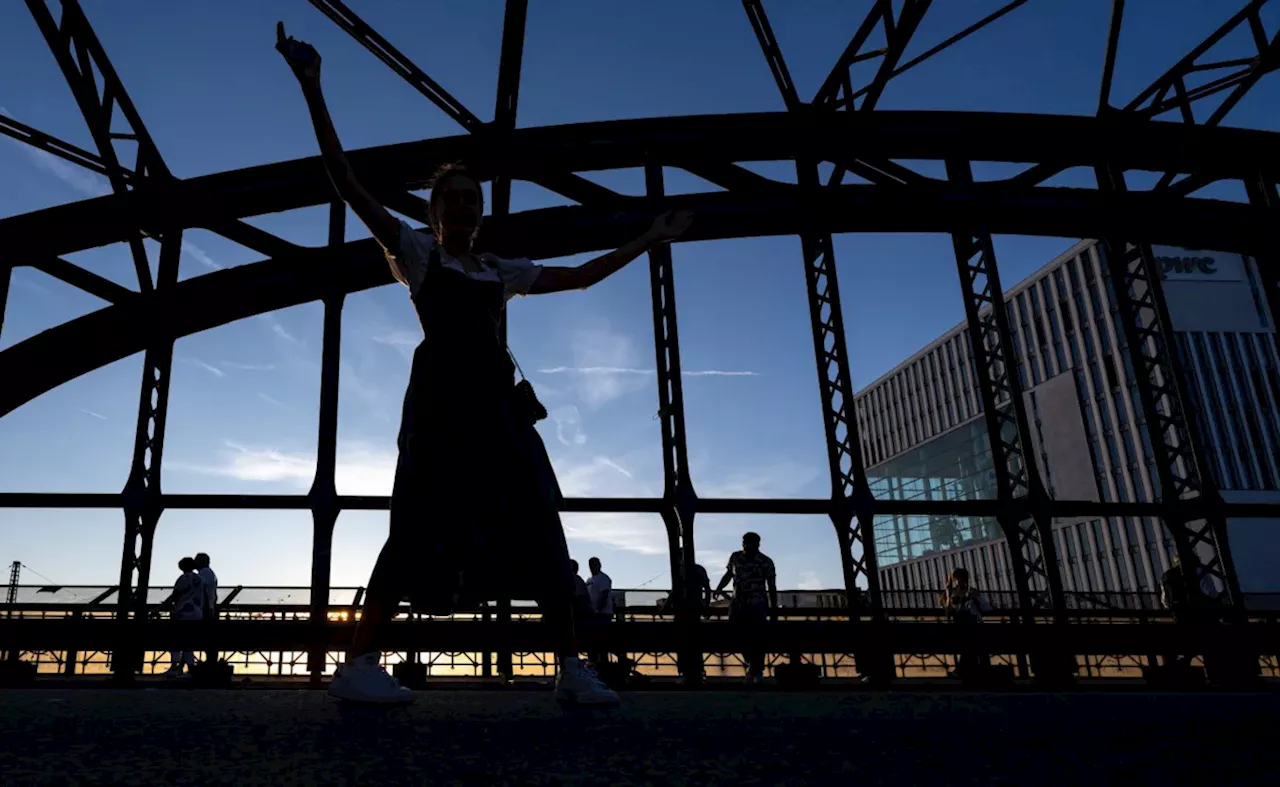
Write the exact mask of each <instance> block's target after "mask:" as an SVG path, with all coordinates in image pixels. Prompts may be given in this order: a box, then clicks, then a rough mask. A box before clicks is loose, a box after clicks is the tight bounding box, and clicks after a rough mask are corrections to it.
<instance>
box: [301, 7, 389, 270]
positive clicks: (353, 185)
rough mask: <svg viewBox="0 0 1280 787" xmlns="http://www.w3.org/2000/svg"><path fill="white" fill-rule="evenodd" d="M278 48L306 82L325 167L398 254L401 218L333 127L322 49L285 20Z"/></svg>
mask: <svg viewBox="0 0 1280 787" xmlns="http://www.w3.org/2000/svg"><path fill="white" fill-rule="evenodd" d="M276 49H278V50H279V51H280V54H282V55H284V59H285V61H286V62H288V63H289V67H290V68H291V69H293V73H294V76H296V77H297V78H298V84H300V85H301V86H302V95H303V97H304V98H306V100H307V109H309V110H310V111H311V125H312V126H313V127H314V128H315V132H316V140H317V141H318V142H319V143H320V158H321V160H323V161H324V167H325V171H326V172H328V173H329V179H330V180H331V181H333V187H334V189H335V190H336V191H337V192H338V196H339V197H340V198H341V199H342V201H343V202H345V203H347V204H348V205H350V206H351V210H353V211H355V214H356V216H358V217H360V221H362V222H364V225H365V226H366V227H368V228H369V232H370V233H372V234H373V237H374V238H375V239H376V240H377V241H378V243H380V244H382V248H383V249H385V250H387V251H389V252H392V253H393V254H394V253H395V252H396V251H398V248H399V245H400V222H399V221H397V220H396V218H395V217H394V216H392V215H391V214H390V213H389V212H388V211H387V209H386V208H384V207H382V203H380V202H378V201H377V200H376V199H374V198H373V195H371V194H370V193H369V192H368V191H366V190H365V188H364V187H363V186H361V185H360V181H358V180H356V176H355V173H354V172H353V171H352V170H351V165H350V164H349V163H348V162H347V156H346V154H345V153H344V152H343V151H342V142H341V141H339V140H338V132H337V130H335V129H334V127H333V119H332V118H330V117H329V108H328V107H327V106H326V105H325V101H324V92H323V91H322V90H321V89H320V53H318V52H316V50H315V48H314V47H313V46H311V45H310V44H308V43H306V42H304V41H298V40H297V39H294V38H286V37H285V33H284V22H278V23H276ZM399 267H400V266H399V264H398V263H397V264H396V265H395V266H393V268H392V272H393V273H395V275H396V278H398V279H400V280H401V281H406V273H405V272H404V271H403V270H400V269H399Z"/></svg>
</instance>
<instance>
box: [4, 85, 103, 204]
mask: <svg viewBox="0 0 1280 787" xmlns="http://www.w3.org/2000/svg"><path fill="white" fill-rule="evenodd" d="M0 115H4V116H5V117H10V118H11V117H13V115H12V114H10V113H9V110H7V109H5V108H4V107H0ZM5 139H7V140H9V141H10V142H12V143H13V144H15V145H17V146H19V147H21V148H22V149H23V151H25V152H26V155H27V157H28V158H29V159H30V160H31V163H32V164H34V165H35V166H36V167H37V168H39V169H42V170H44V171H45V172H47V173H49V174H50V175H53V176H54V177H55V178H57V179H58V180H60V181H62V182H63V183H65V184H67V185H68V186H70V187H71V188H73V189H75V190H76V191H78V192H80V193H81V194H84V195H85V196H87V197H101V196H104V195H106V194H110V193H111V183H110V182H109V181H108V180H107V179H106V178H104V177H103V176H101V175H99V174H98V173H96V172H91V171H89V170H87V169H84V168H83V167H80V166H77V165H75V164H72V163H71V162H69V161H63V160H62V159H60V158H58V157H57V156H55V155H53V154H52V153H46V152H45V151H43V150H40V149H39V148H34V147H32V146H30V145H28V144H26V143H25V142H19V141H18V140H16V139H11V138H10V137H5Z"/></svg>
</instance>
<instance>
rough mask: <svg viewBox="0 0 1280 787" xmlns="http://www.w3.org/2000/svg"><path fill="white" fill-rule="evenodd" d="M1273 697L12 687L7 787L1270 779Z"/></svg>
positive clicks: (6, 699) (2, 719) (2, 742)
mask: <svg viewBox="0 0 1280 787" xmlns="http://www.w3.org/2000/svg"><path fill="white" fill-rule="evenodd" d="M1278 716H1280V695H1277V694H1238V695H1236V694H1210V693H1201V694H1137V693H1125V694H1102V693H1092V694H1091V693H1074V694H1032V693H1009V694H973V693H962V692H951V693H933V694H922V693H887V692H886V693H876V692H852V691H851V692H818V693H784V692H779V691H769V690H762V691H756V692H748V691H732V692H730V691H718V692H703V693H700V692H661V691H650V692H641V693H632V694H629V695H626V696H625V702H624V704H623V705H622V707H620V708H618V709H617V710H614V711H608V712H588V711H569V712H566V711H565V710H562V709H561V708H559V707H558V706H557V705H556V704H555V703H554V702H553V700H552V696H551V693H550V692H549V691H532V690H525V691H449V690H434V691H429V692H424V693H422V694H421V695H420V696H419V701H418V703H417V704H415V705H413V706H410V707H408V708H402V709H390V710H388V709H371V708H362V707H351V706H346V705H341V704H339V703H337V702H335V701H333V700H330V699H329V698H328V697H327V696H326V695H325V694H324V693H323V692H319V691H307V690H283V691H280V690H249V689H239V690H225V691H204V690H189V691H165V690H155V689H152V690H138V689H120V690H106V689H101V690H100V689H76V690H58V689H33V690H9V691H0V785H3V786H4V787H19V786H20V785H37V784H40V785H43V784H49V785H67V784H112V785H130V784H145V785H150V786H153V787H154V786H158V785H203V784H234V785H259V784H261V785H294V784H308V785H310V784H360V785H390V784H448V785H453V784H458V785H472V784H513V785H516V784H527V785H543V784H546V785H552V784H555V785H560V784H565V785H568V784H590V785H593V787H605V786H606V785H610V786H611V785H631V784H652V785H684V784H688V785H718V784H726V785H735V787H741V786H743V785H757V784H759V785H774V784H789V785H790V784H794V785H803V784H832V785H857V786H858V787H863V785H869V784H896V785H903V786H904V787H905V786H906V785H916V784H930V785H938V786H939V787H942V786H943V785H946V786H948V787H949V786H950V785H956V784H1042V785H1043V784H1073V785H1081V784H1088V781H1086V780H1092V781H1095V782H1097V783H1098V784H1103V783H1117V784H1134V785H1137V784H1141V785H1155V784H1197V785H1234V784H1276V776H1275V763H1276V750H1277V748H1280V738H1277V731H1280V724H1277V720H1278V719H1277V717H1278Z"/></svg>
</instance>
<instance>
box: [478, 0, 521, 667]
mask: <svg viewBox="0 0 1280 787" xmlns="http://www.w3.org/2000/svg"><path fill="white" fill-rule="evenodd" d="M528 11H529V2H528V0H507V4H506V9H505V11H504V12H503V17H502V49H501V54H500V55H499V58H498V91H497V97H496V99H495V100H494V107H493V124H492V125H493V127H494V129H496V131H497V133H498V136H499V138H501V137H503V136H505V135H507V134H508V133H510V132H511V131H512V130H513V129H515V127H516V110H517V109H518V108H519V105H520V71H521V68H520V66H521V63H522V62H523V59H524V29H525V19H526V17H527V16H528ZM491 196H492V201H493V206H492V215H493V216H495V217H497V216H506V215H507V214H508V213H510V212H511V176H510V175H508V174H506V173H499V174H497V175H496V176H495V177H494V179H493V184H492V188H491ZM498 334H499V336H501V337H502V341H503V342H506V341H507V312H506V310H505V309H504V310H503V312H502V316H501V317H500V318H499V324H498ZM495 612H496V613H497V615H496V617H497V621H498V625H499V626H501V627H502V628H503V629H504V630H506V631H510V630H511V629H510V627H511V599H510V598H500V599H498V603H497V608H496V610H495ZM505 640H506V638H505V637H504V638H503V641H504V642H505ZM493 655H494V657H495V660H496V661H497V671H498V674H499V675H501V676H502V678H503V679H504V680H510V679H511V677H512V675H513V674H514V673H513V667H512V663H511V648H510V647H509V646H507V645H503V647H502V648H501V649H500V650H499V651H498V652H497V653H495V654H493ZM489 656H490V654H488V653H484V654H482V658H483V659H484V669H483V671H484V672H485V673H486V674H488V673H489V671H490V667H489Z"/></svg>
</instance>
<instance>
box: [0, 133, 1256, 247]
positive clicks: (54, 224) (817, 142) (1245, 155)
mask: <svg viewBox="0 0 1280 787" xmlns="http://www.w3.org/2000/svg"><path fill="white" fill-rule="evenodd" d="M798 154H803V155H805V156H808V157H812V158H815V159H818V160H825V161H832V162H834V163H837V164H839V163H840V162H841V161H842V160H843V159H846V158H852V157H854V156H856V157H858V158H876V159H881V160H883V159H899V160H902V159H906V160H922V159H929V160H945V159H962V160H966V161H998V162H1015V163H1019V162H1020V163H1030V164H1046V163H1048V164H1052V165H1053V166H1055V167H1058V168H1060V169H1067V168H1070V167H1076V166H1081V167H1088V168H1090V170H1092V168H1093V167H1094V166H1096V165H1097V164H1098V162H1099V161H1109V162H1111V163H1113V164H1114V165H1116V166H1118V167H1120V168H1121V169H1139V170H1149V171H1156V172H1178V173H1187V172H1194V173H1196V175H1197V176H1198V177H1199V178H1201V179H1207V180H1214V179H1219V178H1241V177H1253V176H1256V175H1257V174H1259V173H1263V174H1267V175H1269V176H1270V177H1272V178H1280V135H1278V134H1274V133H1270V132H1264V131H1252V130H1244V129H1231V128H1205V127H1198V126H1188V125H1185V124H1180V123H1160V122H1153V121H1148V120H1134V119H1132V118H1127V117H1124V116H1119V117H1106V118H1092V117H1080V116H1061V115H1015V114H997V113H975V112H884V111H877V112H874V113H867V114H861V113H832V112H816V111H800V112H783V113H757V114H740V115H705V116H692V117H673V118H652V119H643V120H619V121H606V122H600V123H582V124H573V125H564V126H549V127H542V128H530V129H522V130H519V131H514V132H505V133H504V132H496V131H491V130H482V131H480V132H477V133H476V134H470V135H465V136H459V137H449V138H444V139H433V140H426V141H422V142H411V143H403V144H396V145H387V146H383V147H378V148H368V149H364V150H358V151H353V152H351V153H350V156H349V158H350V160H351V163H352V166H353V167H354V169H355V170H356V172H357V173H359V176H360V178H361V180H362V181H363V182H364V183H365V185H366V186H367V187H368V188H369V189H370V190H371V191H373V192H375V193H383V194H395V193H403V192H404V191H405V190H406V189H414V188H420V187H422V186H423V185H424V184H425V181H426V180H427V179H428V178H429V177H430V175H431V173H432V172H434V170H435V169H436V167H437V166H438V165H439V164H440V163H441V162H445V161H456V160H465V161H467V162H468V163H469V164H470V165H471V167H472V168H473V169H475V170H476V171H477V172H478V173H479V174H481V175H482V176H485V177H489V176H492V175H493V174H495V173H502V174H504V175H508V176H510V177H512V178H514V179H530V178H531V177H540V178H542V179H544V180H545V179H546V177H547V176H549V175H550V176H554V175H557V174H567V173H571V172H591V171H599V170H607V169H623V168H631V167H640V166H643V165H645V164H646V163H648V162H651V161H655V160H656V161H660V162H662V163H663V164H666V165H669V166H675V167H681V166H687V167H688V168H689V169H690V170H691V171H694V172H697V171H698V170H699V169H700V168H701V169H704V170H705V169H706V168H707V167H708V165H710V166H711V168H712V169H714V168H715V167H717V166H718V167H720V168H721V170H722V171H723V165H725V164H732V163H735V162H747V161H776V160H792V159H794V158H796V156H797V155H798ZM734 172H736V173H737V174H738V176H739V177H731V178H729V179H728V180H731V181H734V182H735V183H737V184H738V185H743V186H745V190H747V191H751V192H753V193H757V194H758V193H764V192H768V191H771V190H773V189H774V188H777V189H778V190H781V191H787V190H790V189H791V188H792V187H791V186H789V185H787V184H782V183H775V182H772V181H768V180H766V179H764V178H753V177H752V173H745V177H742V176H743V175H744V173H743V171H742V170H734ZM704 177H705V175H704ZM723 185H726V186H729V187H730V188H732V189H734V190H739V191H740V190H743V189H740V188H738V187H737V186H736V185H734V183H729V182H725V183H724V184H723ZM929 185H930V184H927V183H926V184H921V185H913V186H912V188H924V187H928V186H929ZM1018 185H1020V184H1018V183H1016V182H1014V183H1012V184H1009V183H1006V184H987V188H1016V187H1017V186H1018ZM331 198H332V186H331V185H330V183H329V179H328V177H327V176H326V175H325V172H324V169H323V166H322V165H321V163H320V160H319V159H318V158H315V157H313V158H307V159H298V160H294V161H285V162H279V163H276V164H268V165H265V166H259V167H251V168H248V169H241V170H235V171H231V172H222V173H217V174H213V175H205V176H201V177H197V178H190V179H187V180H182V181H178V182H175V183H171V184H167V185H156V186H149V187H147V186H144V187H141V188H139V189H137V190H135V191H134V192H132V193H131V194H128V195H112V196H108V197H101V198H97V199H91V200H85V201H82V202H78V203H73V204H70V205H63V206H58V207H54V208H48V209H46V210H41V211H35V212H33V213H28V214H24V215H21V216H14V217H10V218H6V219H0V248H6V249H11V250H23V249H31V250H33V251H34V250H35V249H36V248H38V249H39V251H40V252H41V253H43V254H45V255H49V254H54V255H57V254H69V253H72V252H76V251H81V250H84V249H88V248H94V247H97V246H103V245H106V244H109V243H114V242H117V241H121V240H124V239H125V232H124V230H125V228H127V227H129V226H132V222H134V221H136V217H138V216H142V217H144V218H143V221H144V223H146V224H155V225H156V226H170V227H178V228H184V229H185V228H188V227H204V226H206V225H207V224H209V223H211V222H214V221H216V220H226V219H230V218H244V217H247V216H256V215H261V214H265V213H276V212H280V211H286V210H293V209H296V208H302V207H308V206H312V205H319V204H322V203H326V202H328V201H329V200H330V199H331ZM640 199H641V198H639V197H624V198H621V199H620V200H613V201H610V202H607V203H605V202H597V201H594V200H593V201H592V203H591V204H593V205H597V206H601V205H604V204H610V205H615V206H626V205H627V204H628V203H634V202H637V201H639V200H640ZM496 234H497V233H491V236H492V235H496ZM493 249H494V250H495V251H501V250H502V249H501V248H499V246H498V245H496V244H495V245H494V246H493Z"/></svg>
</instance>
